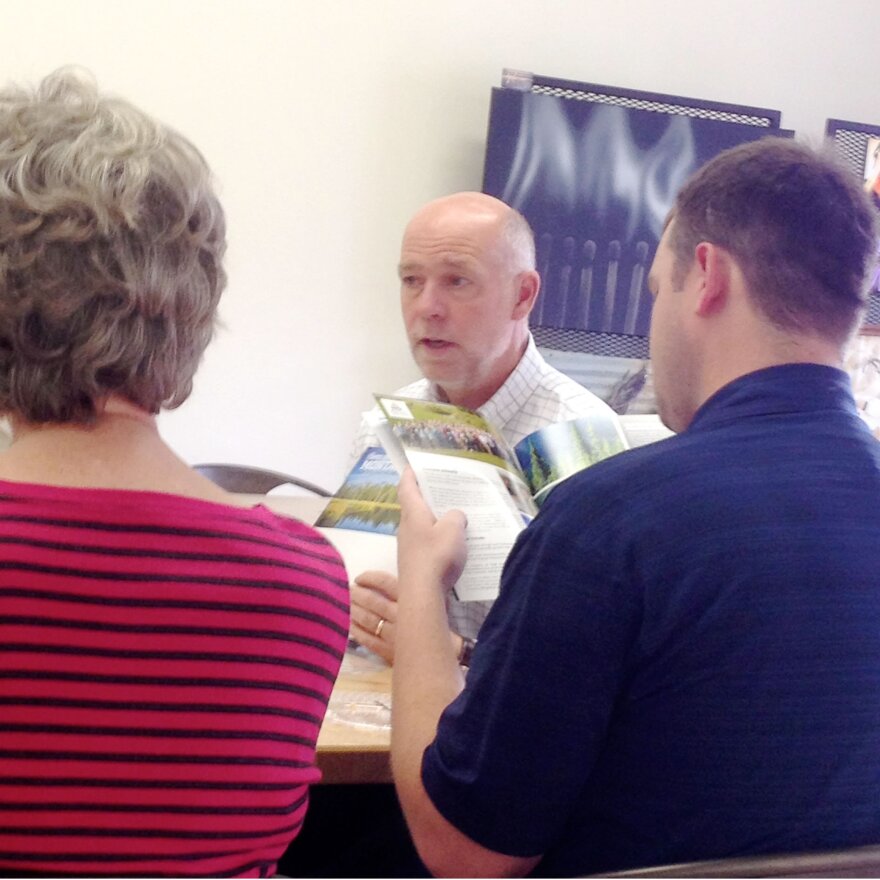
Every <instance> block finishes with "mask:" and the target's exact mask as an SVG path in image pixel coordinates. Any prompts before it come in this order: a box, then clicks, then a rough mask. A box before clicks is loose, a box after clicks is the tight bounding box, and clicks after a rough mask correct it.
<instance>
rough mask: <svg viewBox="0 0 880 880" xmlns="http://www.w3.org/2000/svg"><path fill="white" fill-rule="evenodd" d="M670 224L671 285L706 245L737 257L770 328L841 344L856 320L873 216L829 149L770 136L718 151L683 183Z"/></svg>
mask: <svg viewBox="0 0 880 880" xmlns="http://www.w3.org/2000/svg"><path fill="white" fill-rule="evenodd" d="M670 222H671V224H672V228H671V230H670V245H671V247H672V250H673V252H674V254H675V264H674V278H673V280H674V282H675V283H676V285H680V284H681V282H682V281H683V279H684V275H685V274H686V272H687V270H688V268H689V267H690V266H691V264H692V263H693V260H694V251H695V249H696V247H697V245H698V244H699V243H700V242H701V241H708V242H711V243H713V244H717V245H720V246H721V247H723V248H725V249H726V250H728V251H729V252H730V253H731V254H732V255H733V256H734V258H735V259H736V260H737V262H738V263H739V265H740V267H741V269H742V271H743V273H744V275H745V279H746V283H747V284H748V287H749V292H750V294H751V296H752V298H753V301H754V302H755V304H756V306H757V307H758V308H759V309H760V310H761V311H762V312H763V313H764V314H765V315H766V317H767V318H768V319H769V320H770V321H771V322H772V323H773V324H774V325H776V326H777V327H779V328H781V329H783V330H793V331H800V332H812V333H816V334H818V335H820V336H823V337H826V338H830V339H834V340H836V341H843V340H845V339H846V338H847V337H848V336H849V335H850V334H851V333H852V331H853V330H854V329H855V328H856V326H857V325H858V323H859V322H860V320H861V318H862V316H863V314H864V309H865V306H866V303H867V296H868V282H869V276H870V272H871V269H872V267H873V265H874V263H875V259H876V257H875V255H876V249H877V227H876V213H875V211H874V209H873V207H872V205H871V204H870V202H869V201H868V199H867V197H866V196H865V194H864V193H863V192H862V189H861V187H860V186H859V184H858V181H856V180H855V178H854V176H853V175H852V174H851V173H850V172H849V171H847V170H846V169H845V168H844V167H843V166H842V165H840V164H839V163H838V162H837V161H836V160H835V159H834V158H833V157H832V156H831V155H828V154H821V153H818V152H816V151H814V150H811V149H810V148H809V147H806V146H803V145H801V144H797V143H795V142H794V141H791V140H786V139H784V138H775V137H768V138H762V139H761V140H758V141H753V142H751V143H748V144H741V145H740V146H737V147H733V148H732V149H729V150H725V151H724V152H723V153H720V154H719V155H718V156H716V157H715V158H714V159H712V160H711V161H710V162H708V163H707V164H706V165H704V166H703V167H702V168H701V169H700V170H699V171H698V172H697V173H696V174H695V175H694V176H693V177H692V178H691V179H690V180H689V181H688V182H687V183H686V184H685V186H684V188H683V189H682V190H681V192H679V194H678V197H677V199H676V202H675V206H674V207H673V209H672V212H671V217H670Z"/></svg>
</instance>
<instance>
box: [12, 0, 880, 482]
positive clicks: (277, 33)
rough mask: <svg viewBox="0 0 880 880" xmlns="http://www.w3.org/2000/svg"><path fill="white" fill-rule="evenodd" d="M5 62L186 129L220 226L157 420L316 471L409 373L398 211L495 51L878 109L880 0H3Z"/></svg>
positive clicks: (413, 197) (529, 62)
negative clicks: (222, 214) (223, 244)
mask: <svg viewBox="0 0 880 880" xmlns="http://www.w3.org/2000/svg"><path fill="white" fill-rule="evenodd" d="M0 22H2V31H3V40H2V41H3V50H2V55H0V75H2V79H15V80H19V81H22V80H35V79H38V78H39V77H41V76H42V75H44V74H45V73H48V72H49V71H50V70H52V69H54V68H56V67H58V66H60V65H61V64H65V63H71V62H75V63H79V64H82V65H84V66H86V67H89V68H90V69H91V70H92V71H93V72H94V73H95V75H96V76H97V78H98V81H99V83H100V84H101V85H102V86H103V87H104V88H105V89H107V90H111V91H115V92H118V93H121V94H123V95H124V96H126V97H128V98H130V99H131V100H132V101H134V102H135V103H137V104H139V105H140V106H141V107H143V108H144V109H146V110H148V111H150V112H152V113H154V114H155V115H157V116H159V117H160V118H161V119H162V120H163V121H165V122H168V123H170V124H172V125H174V126H176V127H177V128H179V129H181V130H182V131H183V132H184V133H185V134H187V135H188V136H189V137H190V138H191V139H192V140H194V141H195V142H196V143H197V144H198V146H199V147H200V148H201V149H202V150H203V152H204V153H205V155H206V156H207V157H208V160H209V162H210V163H211V165H212V166H213V168H214V170H215V172H216V175H217V177H218V180H219V184H220V192H221V196H222V198H223V201H224V204H225V207H226V210H227V215H228V225H229V238H230V249H229V259H228V269H229V277H230V282H229V288H228V291H227V293H226V296H225V300H224V302H223V305H222V315H223V319H224V321H225V324H226V329H225V330H223V331H222V332H221V334H220V336H219V338H218V339H217V340H216V342H215V343H214V344H213V345H212V347H211V349H210V350H209V352H208V355H207V356H206V359H205V363H204V365H203V367H202V370H201V372H200V374H199V377H198V379H197V384H196V389H195V392H194V394H193V396H192V398H191V399H190V401H188V402H187V403H186V404H185V405H184V407H183V408H182V409H181V410H178V411H177V412H174V413H169V414H167V415H165V416H163V418H162V429H163V432H164V434H165V436H166V437H167V439H168V440H169V441H170V442H171V443H172V445H174V446H175V447H176V448H177V449H178V451H179V452H180V453H181V454H182V455H183V456H184V457H185V458H187V459H188V460H190V461H197V460H201V461H205V460H221V461H223V460H225V461H241V462H250V463H254V464H262V465H264V466H269V467H275V468H278V469H281V470H287V471H290V472H292V473H297V474H300V475H302V476H306V477H309V478H311V479H313V480H315V481H316V482H319V483H324V484H325V485H327V486H328V487H329V488H335V485H336V484H337V483H338V482H339V480H340V479H341V477H342V474H343V470H344V466H345V463H346V459H347V455H348V451H349V446H350V442H351V437H352V435H353V433H354V431H355V428H356V425H357V420H358V414H359V412H360V411H361V410H362V409H365V408H367V407H368V406H369V404H370V392H371V391H373V390H391V389H393V388H395V387H397V386H398V385H401V384H403V383H404V382H406V381H409V380H411V379H412V378H415V370H414V367H413V365H412V363H411V361H410V359H409V355H408V352H407V350H406V346H405V343H404V340H403V334H402V332H401V328H400V322H399V317H398V312H397V302H396V297H397V291H396V280H395V269H394V267H395V263H396V259H397V247H398V243H399V236H400V232H401V229H402V226H403V224H404V223H405V221H406V219H407V217H408V215H409V214H410V213H411V212H412V211H413V210H414V209H415V208H416V207H417V206H418V205H419V204H421V203H422V202H424V201H426V200H428V199H430V198H432V197H435V196H438V195H441V194H444V193H447V192H452V191H455V190H458V189H477V188H479V186H480V181H481V172H482V157H483V146H484V140H485V133H486V123H487V117H488V106H489V92H490V89H491V87H492V86H495V85H499V84H500V76H501V69H502V68H503V67H515V68H520V69H523V70H531V71H534V72H536V73H540V74H544V75H547V76H556V77H562V78H567V79H575V80H586V81H591V82H598V83H608V84H613V85H618V86H624V87H629V88H636V89H645V90H650V91H659V92H669V93H672V94H680V95H689V96H694V97H702V98H707V99H711V100H718V101H728V102H733V103H743V104H753V105H757V106H764V107H771V108H775V109H779V110H781V111H782V113H783V120H782V121H783V125H784V126H786V127H788V128H794V129H796V130H797V131H798V132H799V134H800V135H801V136H807V137H808V138H809V139H810V140H812V141H814V142H815V141H818V139H819V138H820V137H821V134H822V131H823V130H824V122H825V119H826V118H827V117H836V118H841V119H850V120H855V121H860V122H869V123H875V124H880V92H878V90H877V88H876V85H875V82H874V79H873V76H872V71H873V69H874V68H875V67H876V58H877V54H876V53H877V47H878V46H880V15H878V14H877V10H876V4H875V3H874V2H873V0H837V2H833V3H832V2H830V0H739V2H735V3H734V2H730V0H665V2H657V0H627V2H622V3H615V2H612V0H604V2H598V0H539V2H524V0H443V2H439V0H432V2H427V0H250V2H244V0H241V2H233V0H225V2H223V0H152V2H150V3H134V2H129V0H24V2H22V0H5V2H3V3H2V4H0Z"/></svg>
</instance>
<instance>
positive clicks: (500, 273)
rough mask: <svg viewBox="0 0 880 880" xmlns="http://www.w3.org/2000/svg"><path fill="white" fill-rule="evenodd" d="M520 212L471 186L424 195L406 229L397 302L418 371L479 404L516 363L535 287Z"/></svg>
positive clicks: (453, 396)
mask: <svg viewBox="0 0 880 880" xmlns="http://www.w3.org/2000/svg"><path fill="white" fill-rule="evenodd" d="M534 266H535V247H534V239H533V237H532V232H531V229H529V225H528V223H527V222H526V220H525V219H524V218H523V216H522V215H521V214H520V213H519V212H518V211H515V210H513V209H512V208H510V207H508V206H507V205H505V204H504V202H501V201H499V200H498V199H495V198H493V197H492V196H487V195H484V194H483V193H476V192H463V193H456V194H454V195H451V196H444V197H443V198H441V199H436V200H435V201H433V202H429V203H428V204H427V205H425V206H424V207H423V208H421V209H420V210H419V211H417V212H416V214H415V215H414V216H413V218H412V220H410V222H409V224H408V225H407V227H406V231H405V232H404V235H403V244H402V246H401V253H400V266H399V273H400V282H401V306H402V309H403V319H404V323H405V324H406V329H407V335H408V336H409V342H410V347H411V349H412V352H413V357H414V358H415V360H416V363H418V365H419V366H420V367H421V369H422V373H423V375H425V376H426V377H427V378H429V379H431V380H432V381H434V382H435V383H437V385H438V386H439V387H440V390H441V391H442V392H443V393H444V394H445V395H446V397H447V398H448V399H449V400H450V401H451V402H452V403H456V404H459V405H461V406H466V407H470V408H471V409H477V408H479V407H480V406H482V405H483V404H484V403H485V402H486V401H487V400H489V398H491V397H492V395H493V394H494V393H495V392H496V391H497V390H498V389H499V388H500V387H501V385H502V384H503V383H504V382H505V380H506V379H507V377H508V376H509V375H510V374H511V372H512V371H513V370H514V369H515V367H516V365H517V364H518V363H519V360H520V358H521V357H522V355H523V352H524V351H525V348H526V345H527V343H528V316H529V312H530V311H531V309H532V306H533V305H534V302H535V298H536V296H537V294H538V288H539V287H540V279H539V278H538V273H537V272H535V269H534Z"/></svg>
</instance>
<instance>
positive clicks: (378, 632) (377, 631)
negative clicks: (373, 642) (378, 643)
mask: <svg viewBox="0 0 880 880" xmlns="http://www.w3.org/2000/svg"><path fill="white" fill-rule="evenodd" d="M385 623H386V620H385V618H384V617H380V618H379V622H378V623H377V624H376V629H375V631H374V632H373V635H374V636H375V637H376V638H377V639H381V638H382V627H383V626H385Z"/></svg>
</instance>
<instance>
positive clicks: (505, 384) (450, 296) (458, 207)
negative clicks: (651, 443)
mask: <svg viewBox="0 0 880 880" xmlns="http://www.w3.org/2000/svg"><path fill="white" fill-rule="evenodd" d="M398 272H399V275H400V304H401V310H402V313H403V323H404V326H405V327H406V333H407V338H408V340H409V345H410V349H411V351H412V354H413V358H414V359H415V362H416V364H418V366H419V369H420V370H421V371H422V375H423V376H424V378H422V379H420V380H419V381H417V382H414V383H412V384H411V385H407V386H405V387H404V388H401V389H399V390H398V391H396V392H395V394H397V395H400V396H403V397H414V398H418V399H421V400H433V401H445V402H449V403H453V404H456V405H457V406H464V407H467V408H468V409H473V410H477V411H478V412H479V413H480V414H481V415H482V416H483V417H484V418H486V419H487V420H488V421H490V422H491V423H492V424H494V425H495V426H496V427H497V428H499V429H500V431H501V432H502V434H503V435H504V437H505V439H506V440H507V441H508V442H509V443H510V444H511V445H515V444H516V443H518V442H519V441H520V440H522V439H523V437H525V436H527V435H528V434H531V433H532V432H533V431H537V430H538V429H539V428H543V427H545V426H546V425H550V424H554V423H555V422H564V421H568V420H570V419H575V418H579V417H581V416H585V415H589V414H590V413H594V412H596V411H597V410H608V407H607V404H605V403H603V402H602V401H601V400H600V399H599V398H598V397H596V395H594V394H592V393H591V392H589V391H587V390H586V389H585V388H584V387H582V386H581V385H578V384H577V382H574V381H572V380H571V379H569V378H568V377H567V376H564V375H563V374H562V373H560V372H559V371H558V370H555V369H554V368H553V367H551V366H550V365H549V364H548V363H547V362H546V361H545V360H544V359H543V358H542V357H541V355H540V353H539V352H538V349H537V347H536V346H535V343H534V340H533V339H532V337H531V334H530V333H529V326H528V318H529V313H530V312H531V310H532V307H533V306H534V304H535V300H536V299H537V296H538V291H539V290H540V287H541V279H540V277H539V275H538V273H537V272H536V271H535V241H534V237H533V235H532V230H531V229H530V228H529V224H528V222H527V221H526V219H525V218H524V217H523V216H522V214H520V213H519V212H518V211H515V210H514V209H513V208H510V207H509V206H508V205H506V204H504V202H502V201H499V200H498V199H496V198H493V197H492V196H488V195H485V194H483V193H476V192H463V193H456V194H454V195H450V196H445V197H444V198H440V199H437V200H436V201H433V202H429V203H428V204H427V205H425V206H424V207H423V208H421V209H420V210H419V211H417V212H416V214H415V216H414V217H413V218H412V220H410V222H409V224H408V225H407V227H406V230H405V232H404V235H403V243H402V247H401V254H400V265H399V267H398ZM376 416H377V411H376V410H373V411H372V412H371V413H367V414H365V416H364V420H363V422H362V424H361V430H360V433H359V435H358V439H357V440H356V443H355V448H356V452H357V454H358V455H359V454H360V453H361V452H362V451H363V450H364V449H366V448H367V447H368V446H379V445H380V443H379V441H378V439H377V438H376V435H375V433H374V431H373V428H372V424H373V423H374V421H375V418H376ZM396 587H397V584H396V580H395V579H394V578H393V577H392V576H391V575H389V574H382V573H378V572H367V573H365V574H364V575H361V576H359V577H358V578H356V579H355V584H354V585H353V587H352V602H353V606H352V636H353V637H354V638H355V639H356V640H357V641H359V642H360V643H361V644H363V645H365V646H366V647H368V648H370V649H371V650H373V651H375V652H376V653H378V654H380V655H381V656H383V657H385V659H386V660H388V661H389V662H393V658H394V623H395V620H396V596H397V593H396ZM491 604H492V603H491V602H458V601H457V600H456V599H454V598H450V623H451V626H452V630H453V634H454V641H455V647H456V650H457V652H458V655H459V657H460V659H462V660H466V659H467V654H468V651H469V648H470V647H471V643H472V640H473V639H475V638H476V635H477V632H478V630H479V628H480V626H481V625H482V623H483V620H485V618H486V615H487V614H488V612H489V608H490V607H491Z"/></svg>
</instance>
